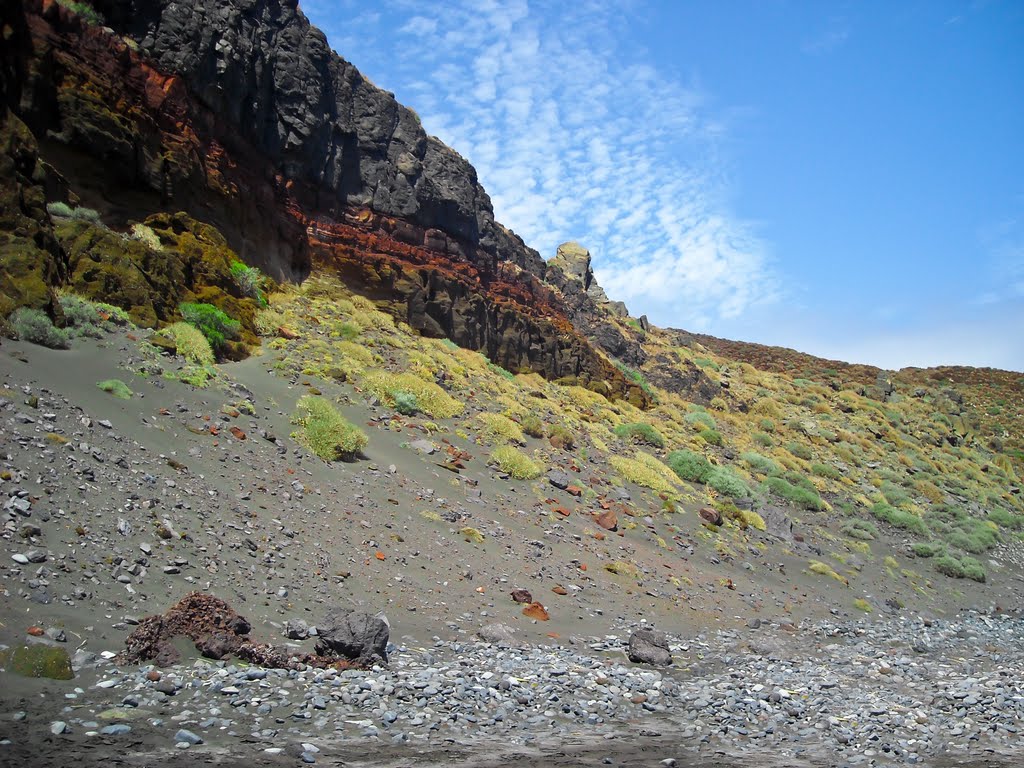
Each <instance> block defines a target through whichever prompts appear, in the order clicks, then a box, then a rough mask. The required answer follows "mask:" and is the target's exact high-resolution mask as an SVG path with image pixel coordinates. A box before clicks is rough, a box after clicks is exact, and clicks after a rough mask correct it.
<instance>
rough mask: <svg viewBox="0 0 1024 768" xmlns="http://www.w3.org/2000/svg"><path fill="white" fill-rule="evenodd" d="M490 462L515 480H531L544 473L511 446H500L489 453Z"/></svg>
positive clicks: (540, 467)
mask: <svg viewBox="0 0 1024 768" xmlns="http://www.w3.org/2000/svg"><path fill="white" fill-rule="evenodd" d="M491 461H493V462H494V463H495V464H496V465H497V466H498V469H500V470H501V471H502V472H504V473H505V474H507V475H508V476H509V477H514V478H515V479H516V480H533V479H534V478H536V477H540V475H541V473H542V472H543V471H544V467H542V466H541V465H540V464H538V463H537V462H535V461H534V460H533V459H531V458H530V457H529V456H527V455H526V454H525V453H523V452H522V451H518V450H516V449H515V448H513V447H512V446H511V445H501V446H498V447H497V448H495V449H494V450H493V451H491Z"/></svg>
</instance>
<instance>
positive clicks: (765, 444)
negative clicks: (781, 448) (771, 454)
mask: <svg viewBox="0 0 1024 768" xmlns="http://www.w3.org/2000/svg"><path fill="white" fill-rule="evenodd" d="M753 440H754V442H755V443H757V444H758V445H759V446H761V447H762V448H771V447H772V446H773V445H775V441H774V440H772V438H771V436H770V435H766V434H765V433H764V432H755V433H754V435H753Z"/></svg>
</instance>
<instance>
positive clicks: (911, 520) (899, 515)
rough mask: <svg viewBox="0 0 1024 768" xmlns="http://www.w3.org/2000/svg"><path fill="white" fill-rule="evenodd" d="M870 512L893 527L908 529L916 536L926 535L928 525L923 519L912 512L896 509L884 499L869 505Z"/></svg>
mask: <svg viewBox="0 0 1024 768" xmlns="http://www.w3.org/2000/svg"><path fill="white" fill-rule="evenodd" d="M871 514H872V515H874V516H875V517H876V518H877V519H879V520H881V521H883V522H886V523H888V524H889V525H891V526H893V527H894V528H900V529H902V530H905V531H910V532H911V533H916V534H917V535H918V536H927V535H928V526H927V525H925V522H924V520H922V519H921V518H920V517H918V516H917V515H915V514H913V513H912V512H907V511H905V510H902V509H897V508H896V507H894V506H892V505H891V504H887V503H886V502H884V501H879V502H877V503H876V504H874V505H873V506H872V507H871Z"/></svg>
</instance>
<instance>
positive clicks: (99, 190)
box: [0, 0, 647, 405]
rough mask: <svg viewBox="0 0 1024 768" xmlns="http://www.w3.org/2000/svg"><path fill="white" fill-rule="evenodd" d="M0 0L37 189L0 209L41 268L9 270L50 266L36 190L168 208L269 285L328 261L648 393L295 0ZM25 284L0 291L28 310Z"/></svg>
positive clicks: (452, 165) (623, 389)
mask: <svg viewBox="0 0 1024 768" xmlns="http://www.w3.org/2000/svg"><path fill="white" fill-rule="evenodd" d="M0 7H2V8H3V16H4V20H5V21H4V23H5V53H4V62H3V84H2V87H3V93H4V100H5V111H4V115H5V118H4V119H5V125H8V128H7V129H5V136H7V135H21V134H20V133H19V131H21V127H26V128H27V135H26V136H25V140H24V141H22V142H21V144H20V145H19V146H20V147H21V148H20V149H8V150H5V157H7V158H10V159H9V160H8V161H7V162H6V164H5V165H4V167H3V173H4V178H5V184H6V183H7V179H11V180H12V182H15V183H18V184H20V185H21V188H28V187H27V185H34V188H35V189H36V192H35V193H34V195H35V196H34V197H33V196H30V197H31V198H32V201H34V202H26V201H25V196H24V195H20V196H17V199H16V200H15V201H8V202H6V203H5V204H4V206H5V207H4V210H5V211H8V210H10V209H11V206H12V205H13V206H15V207H17V208H18V210H19V211H20V212H21V213H19V214H18V215H24V214H25V212H26V211H27V210H31V211H34V213H32V214H31V215H30V216H29V218H31V219H32V220H34V221H36V222H37V223H38V225H39V227H40V232H39V233H37V234H31V233H30V238H34V239H33V242H34V243H35V245H34V246H33V247H34V248H35V249H37V250H38V249H42V250H41V253H48V254H50V255H49V260H50V262H52V263H47V265H45V268H43V267H42V266H39V265H41V264H43V259H41V258H35V259H33V260H32V264H33V265H35V267H33V266H31V265H30V267H29V268H27V271H28V272H30V273H32V274H30V275H23V274H20V273H19V275H18V282H19V284H27V283H32V284H36V283H38V284H40V285H45V286H53V285H55V284H60V282H61V280H62V279H63V277H62V276H63V275H65V274H66V272H67V257H66V254H63V253H62V252H60V249H59V247H58V248H56V249H54V248H51V247H50V245H47V238H48V237H50V236H49V235H48V234H47V232H48V228H50V225H49V222H48V220H47V218H46V217H45V216H42V215H40V214H39V206H40V205H43V204H45V202H47V201H54V200H57V201H63V200H66V201H70V202H72V203H79V202H81V203H83V204H85V205H88V206H90V207H92V208H95V209H97V210H99V211H100V213H101V214H102V216H103V221H104V223H105V224H107V225H109V226H111V227H113V228H115V229H118V228H122V229H123V228H125V227H127V225H128V224H129V223H130V222H131V221H134V220H142V219H144V218H146V217H147V216H149V215H152V214H154V213H172V212H176V211H185V212H187V213H188V214H190V215H191V216H192V217H194V218H195V219H198V220H200V221H203V222H206V223H209V224H211V225H213V226H214V227H216V228H217V229H218V230H220V231H221V232H222V233H223V234H224V236H225V237H226V238H227V242H228V243H229V244H230V246H231V247H232V248H233V249H234V250H235V251H236V252H237V253H238V254H239V255H240V256H241V257H242V258H243V259H244V260H245V261H247V262H249V263H251V264H254V265H256V266H259V267H261V268H262V269H264V270H265V271H266V272H268V273H269V274H270V275H272V276H273V277H275V278H277V279H285V280H301V279H304V278H305V277H306V276H307V275H308V274H309V273H310V271H312V270H314V269H334V270H338V271H340V272H341V273H342V274H343V275H344V277H345V278H346V280H348V281H349V282H350V283H351V284H352V285H353V287H355V288H356V289H357V290H361V291H363V292H364V293H367V294H369V295H372V296H373V297H374V298H375V299H377V300H378V301H380V302H381V303H382V304H383V305H384V306H386V307H388V308H389V309H390V310H391V311H392V312H393V313H394V314H395V315H396V316H397V317H399V318H400V319H402V320H405V321H407V322H408V323H409V324H410V325H411V326H413V327H414V328H416V329H418V330H420V331H422V332H424V333H428V334H431V335H436V336H446V337H448V338H451V339H453V340H454V341H455V342H457V343H458V344H460V345H463V346H467V347H471V348H474V349H479V350H481V351H483V352H484V353H485V354H487V355H488V357H490V358H491V359H492V360H493V361H494V362H496V363H498V364H500V365H502V366H504V367H506V368H508V369H510V370H534V371H538V372H541V373H543V374H544V375H546V376H549V377H552V378H561V377H570V378H572V379H574V380H577V381H580V382H581V383H583V384H585V385H588V386H591V387H593V388H595V389H596V390H598V391H603V392H605V393H607V394H609V395H610V396H612V397H628V398H629V399H631V400H632V401H634V402H636V403H637V404H639V405H646V404H647V396H646V395H645V394H644V393H643V392H642V391H641V390H640V389H639V388H637V387H636V386H635V385H634V384H632V383H631V382H629V381H628V380H627V379H626V378H625V377H624V376H623V375H622V374H621V373H620V372H619V371H618V370H617V369H616V368H615V367H614V366H613V365H611V364H610V363H609V362H608V361H607V360H606V359H605V358H604V357H603V356H602V355H601V354H600V353H599V352H598V351H597V349H596V348H595V346H594V345H593V344H592V343H591V342H590V341H589V340H588V339H587V338H586V337H585V335H584V334H583V333H581V332H580V330H579V329H577V327H576V326H574V324H573V322H572V321H571V319H570V317H569V313H568V311H567V308H566V306H565V304H564V302H563V301H562V298H561V296H560V295H559V293H558V291H555V290H552V289H551V288H550V287H548V286H547V285H545V283H544V282H543V277H544V273H545V269H546V267H545V264H544V262H543V260H542V259H541V258H540V256H539V255H538V254H537V253H536V251H533V250H532V249H530V248H528V247H527V246H526V245H525V244H524V243H523V242H522V240H521V239H520V238H518V237H517V236H515V235H514V234H513V233H512V232H510V231H509V230H507V229H506V228H504V227H503V226H501V224H499V223H498V222H496V221H495V220H494V214H493V209H492V207H491V203H490V199H489V198H488V196H487V194H486V192H485V191H484V190H483V188H482V187H481V186H480V184H479V182H478V180H477V176H476V172H475V170H474V169H473V167H472V166H471V165H470V164H469V163H468V162H467V161H466V160H465V159H464V158H462V157H460V156H459V155H458V154H457V153H456V152H454V151H453V150H451V149H450V148H448V147H446V146H445V145H444V144H443V143H441V142H440V141H438V140H437V139H435V138H433V137H429V136H427V135H426V134H425V133H424V131H423V128H422V126H421V125H420V122H419V119H418V118H417V117H416V115H415V113H414V112H413V111H412V110H410V109H408V108H406V107H403V106H402V105H400V104H398V102H397V101H396V100H395V99H394V97H393V96H392V94H390V93H387V92H386V91H383V90H381V89H379V88H377V87H375V86H374V85H373V84H371V83H370V82H368V81H367V80H366V79H365V78H363V77H362V75H360V74H359V72H358V70H357V69H356V68H355V67H354V66H352V65H351V64H349V63H348V62H346V61H344V60H343V59H342V58H340V57H339V56H338V55H337V54H335V53H333V52H332V51H331V50H330V48H329V46H328V44H327V41H326V38H325V37H324V35H323V33H321V32H320V31H319V30H317V29H316V28H314V27H312V26H311V25H310V24H309V22H308V21H307V20H306V18H305V16H304V15H303V14H302V12H301V10H300V9H299V8H298V6H297V3H296V2H294V0H228V2H210V1H208V0H197V2H191V3H179V2H171V1H170V0H159V1H157V2H141V1H136V0H98V2H96V3H95V8H96V10H97V11H98V12H99V13H100V14H101V15H102V17H103V19H104V21H105V23H106V24H107V25H109V26H101V25H100V24H97V23H95V22H94V20H93V21H90V20H88V19H85V18H83V17H82V16H79V15H77V14H75V13H74V12H72V11H71V10H69V9H68V8H66V7H65V6H63V5H61V4H58V3H57V2H55V1H54V0H24V2H21V3H19V2H15V1H14V0H3V4H2V6H0ZM8 118H9V119H8ZM23 133H24V132H23ZM6 143H7V145H10V144H11V140H7V142H6ZM26 148H27V149H26ZM15 155H16V156H17V158H15ZM30 157H34V158H36V160H33V161H31V162H30V161H29V159H28V158H30ZM36 161H38V162H36ZM40 191H43V192H45V197H40ZM36 197H39V199H38V200H36V199H35V198H36ZM33 205H34V206H35V207H34V208H33V207H32V206H33ZM5 215H6V214H5ZM11 215H13V214H11ZM20 231H23V232H27V230H26V229H25V228H24V227H22V229H21V230H20ZM48 248H49V249H50V250H47V249H48ZM8 261H10V259H7V257H5V263H4V265H3V267H0V268H7V267H8V266H9V264H7V262H8ZM16 266H17V265H16ZM36 267H38V268H36ZM19 269H21V271H22V272H25V271H26V268H25V265H23V264H22V265H21V266H20V267H19ZM30 293H31V294H32V295H31V296H28V295H23V294H25V292H24V291H23V292H22V293H21V294H19V295H18V296H8V297H7V299H6V302H7V304H8V305H13V304H17V303H34V304H36V305H40V304H41V303H42V300H41V299H40V297H39V295H37V294H38V291H35V292H30ZM161 319H162V318H161Z"/></svg>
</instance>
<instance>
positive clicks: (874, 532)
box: [839, 518, 878, 541]
mask: <svg viewBox="0 0 1024 768" xmlns="http://www.w3.org/2000/svg"><path fill="white" fill-rule="evenodd" d="M839 530H840V531H841V532H842V533H844V534H846V535H847V536H849V537H850V538H851V539H858V540H860V541H872V540H874V539H876V538H877V537H878V526H877V525H875V524H874V523H872V522H871V521H870V520H861V519H859V518H858V519H854V520H847V521H846V522H845V523H843V524H842V525H841V526H840V527H839Z"/></svg>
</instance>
